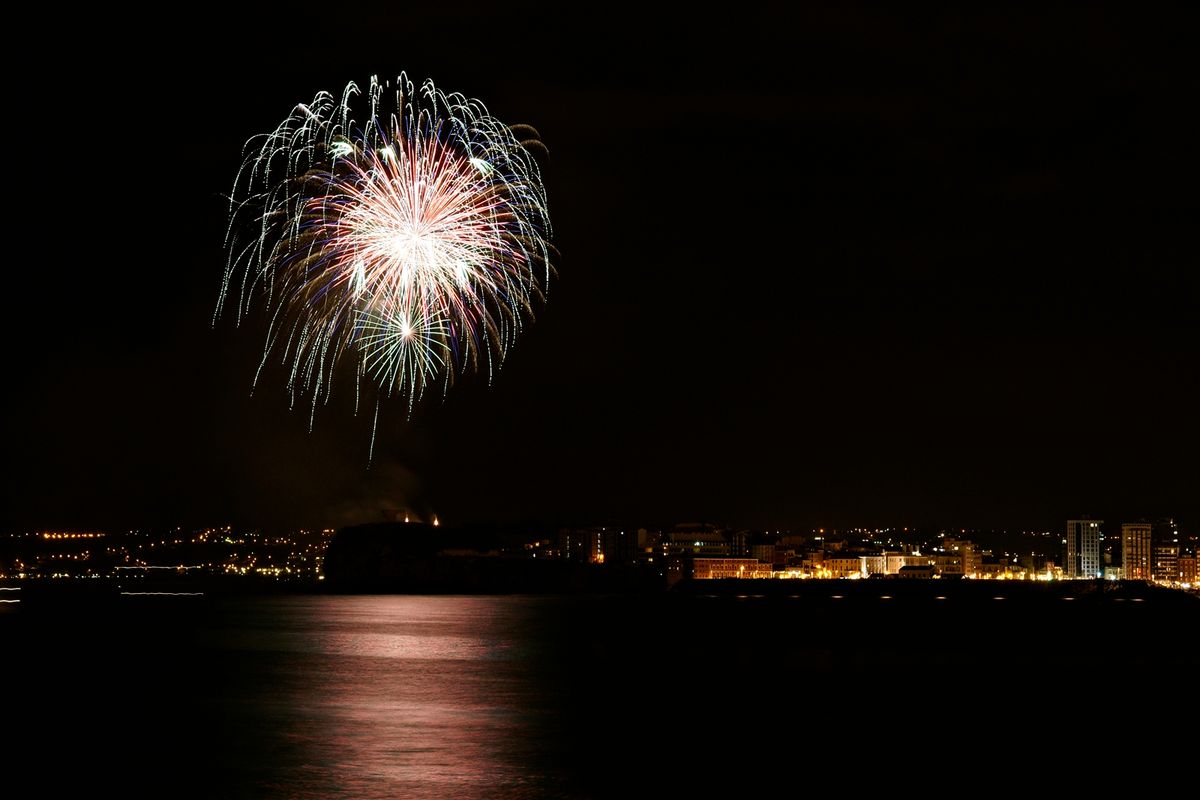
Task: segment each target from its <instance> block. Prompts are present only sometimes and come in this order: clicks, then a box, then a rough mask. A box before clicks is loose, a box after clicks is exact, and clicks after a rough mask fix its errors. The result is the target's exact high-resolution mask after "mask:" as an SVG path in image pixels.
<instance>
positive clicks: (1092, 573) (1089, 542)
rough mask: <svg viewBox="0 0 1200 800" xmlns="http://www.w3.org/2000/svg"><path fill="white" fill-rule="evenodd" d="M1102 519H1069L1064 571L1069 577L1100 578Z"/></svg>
mask: <svg viewBox="0 0 1200 800" xmlns="http://www.w3.org/2000/svg"><path fill="white" fill-rule="evenodd" d="M1103 523H1104V520H1100V519H1087V518H1084V519H1069V520H1067V542H1066V545H1067V546H1066V554H1065V555H1066V557H1065V559H1064V565H1063V566H1064V567H1065V569H1064V572H1066V576H1067V577H1068V578H1099V577H1100V576H1101V575H1102V574H1103V573H1102V572H1101V565H1100V526H1101V525H1102V524H1103Z"/></svg>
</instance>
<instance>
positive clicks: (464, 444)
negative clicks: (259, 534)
mask: <svg viewBox="0 0 1200 800" xmlns="http://www.w3.org/2000/svg"><path fill="white" fill-rule="evenodd" d="M391 5H392V6H394V7H395V9H396V10H395V11H389V10H388V4H378V3H376V4H370V5H363V6H361V7H359V6H357V5H356V4H354V3H339V4H332V5H331V4H322V5H321V6H320V7H319V9H318V10H316V11H314V12H311V13H310V12H307V11H305V10H302V9H298V8H291V9H290V10H289V11H288V12H287V13H285V12H284V8H285V7H283V6H280V5H278V4H272V9H271V11H270V13H267V12H263V13H262V14H256V13H254V12H247V11H246V10H245V9H244V8H237V9H236V10H233V11H227V10H223V9H220V8H217V7H205V8H202V7H201V6H198V5H197V6H193V9H194V14H195V16H194V17H192V18H167V17H163V18H161V19H146V18H138V17H129V18H121V17H113V16H105V15H97V16H94V17H90V18H89V17H87V16H84V17H76V18H71V19H69V20H68V19H65V16H66V15H64V19H53V20H46V19H30V20H27V23H28V24H27V25H25V26H23V27H20V26H19V27H20V30H22V31H23V35H24V37H25V41H26V43H27V44H28V45H29V47H30V49H31V51H32V52H36V53H37V55H36V56H34V57H31V58H29V59H27V60H16V61H14V60H13V57H12V56H11V55H10V56H8V57H7V58H8V73H9V82H10V83H9V93H8V95H9V112H10V116H9V123H8V129H9V135H10V141H9V143H8V146H7V147H6V151H7V162H8V164H9V174H10V180H9V181H8V193H9V204H8V207H9V213H8V225H7V229H8V232H9V237H10V249H9V257H8V259H7V263H6V273H7V275H6V281H5V286H6V289H7V292H6V301H7V302H6V304H5V305H6V311H5V315H4V323H3V324H4V326H5V341H6V343H7V356H6V359H5V361H6V364H5V367H6V369H5V373H6V380H5V382H4V387H5V388H4V425H5V431H4V441H5V447H4V454H5V473H6V475H7V476H8V477H7V478H6V479H5V490H6V494H7V497H6V500H5V502H4V504H3V507H4V519H3V520H2V525H3V527H4V528H5V529H26V528H52V527H53V528H68V527H69V528H113V527H118V528H119V527H125V526H130V527H133V526H138V527H146V526H159V525H176V524H179V525H184V526H201V525H220V524H234V525H247V526H261V527H265V528H284V527H290V526H317V525H339V524H344V523H349V522H357V521H364V520H371V519H378V518H380V517H381V515H382V514H383V513H384V512H386V511H389V510H395V509H402V508H409V509H411V510H412V512H413V513H414V514H417V515H429V514H434V513H436V514H437V515H439V516H440V517H441V518H442V519H443V520H444V521H449V522H476V521H500V522H516V521H537V522H547V523H559V522H567V523H573V524H593V523H596V524H599V523H621V524H634V525H647V526H659V525H670V524H672V523H674V522H679V521H699V520H708V521H715V522H723V523H726V524H730V525H738V526H750V527H768V528H791V529H803V528H806V527H808V526H813V525H826V526H841V527H845V526H851V525H872V526H873V525H936V526H964V527H1008V528H1015V529H1055V530H1057V529H1059V528H1060V527H1061V526H1062V524H1063V521H1064V520H1065V519H1067V518H1069V517H1073V516H1076V515H1080V514H1089V515H1092V516H1094V517H1099V518H1103V519H1106V520H1108V521H1110V522H1112V523H1114V524H1115V523H1119V522H1120V521H1123V520H1126V519H1132V518H1134V517H1139V516H1147V517H1153V516H1174V517H1175V518H1176V519H1177V520H1179V522H1180V523H1181V525H1182V526H1183V527H1184V528H1185V530H1187V531H1191V532H1194V531H1195V530H1196V529H1197V527H1200V466H1198V458H1197V454H1198V453H1200V426H1198V425H1197V407H1198V403H1197V397H1198V396H1200V393H1198V391H1197V390H1198V389H1200V386H1198V381H1197V372H1198V369H1197V365H1198V364H1200V316H1198V314H1197V308H1198V306H1200V303H1198V302H1197V301H1198V300H1200V290H1198V282H1197V277H1196V268H1197V265H1198V264H1200V259H1197V252H1196V227H1195V215H1194V213H1191V212H1189V213H1186V214H1185V209H1194V205H1193V204H1192V200H1193V197H1194V194H1195V187H1194V186H1193V185H1190V184H1189V183H1187V181H1186V179H1185V177H1184V175H1185V172H1184V164H1185V162H1186V161H1188V160H1190V157H1191V155H1192V150H1193V148H1194V145H1195V142H1196V129H1195V126H1194V124H1193V120H1192V118H1191V117H1192V114H1193V108H1194V105H1195V87H1194V82H1193V81H1192V79H1190V78H1188V77H1185V75H1187V74H1188V72H1187V70H1186V69H1185V64H1186V62H1185V54H1187V53H1189V51H1190V50H1191V47H1192V43H1191V42H1190V35H1191V31H1193V30H1194V28H1193V27H1192V26H1191V25H1190V24H1185V22H1186V20H1185V18H1184V14H1183V11H1182V4H1181V5H1180V6H1178V7H1177V10H1176V11H1173V10H1171V8H1173V7H1170V6H1166V7H1158V8H1156V9H1155V10H1153V11H1151V10H1145V9H1141V8H1134V7H1133V6H1132V5H1131V4H1112V5H1111V6H1107V7H1106V6H1103V5H1100V6H1091V7H1087V8H1072V9H1066V8H1062V9H1055V8H1045V7H1039V8H1037V9H1036V10H1032V9H1024V10H1022V9H1015V8H1012V7H1011V5H1012V4H1007V3H1005V4H994V5H993V6H991V7H976V6H974V5H972V7H971V8H969V9H967V8H963V9H953V8H951V9H938V10H931V9H929V8H925V7H918V8H920V9H921V10H913V9H912V8H908V9H889V8H886V7H882V6H871V5H858V4H846V3H836V4H796V5H799V6H802V7H803V8H804V9H805V10H802V11H798V10H795V9H794V8H792V5H793V4H778V5H775V4H769V5H765V4H758V3H738V4H733V5H732V6H730V7H729V9H727V10H723V11H722V12H721V13H720V14H717V15H712V16H705V15H703V14H698V12H697V11H696V8H698V7H697V6H694V5H689V6H688V9H689V10H688V11H686V12H680V13H668V12H649V11H647V8H648V7H649V6H651V5H652V4H648V3H636V4H628V5H625V4H620V3H618V4H604V5H597V6H594V7H592V8H586V7H585V8H581V7H578V6H576V5H575V4H569V5H565V6H563V8H562V10H559V9H558V8H557V7H555V6H553V5H538V4H536V3H526V4H520V5H501V4H496V5H491V6H482V7H476V8H470V7H468V6H462V5H457V4H456V5H455V6H454V8H455V9H456V10H455V11H453V12H451V11H446V12H438V11H430V10H417V9H415V8H412V7H410V5H412V4H391ZM432 5H438V4H432ZM1039 5H1040V4H1039ZM447 7H449V6H447ZM235 8H236V7H235ZM785 9H786V10H785ZM1164 9H1166V10H1164ZM105 13H106V14H107V13H108V12H105ZM15 30H17V29H14V31H15ZM1188 61H1190V59H1188ZM401 71H404V72H406V73H407V74H408V75H409V76H410V77H411V78H414V79H416V80H418V81H419V80H422V79H424V78H431V79H433V80H434V81H435V83H436V84H437V85H438V87H439V88H441V89H443V90H446V91H458V92H462V93H464V94H466V95H468V96H471V97H477V98H479V99H481V100H482V101H483V102H484V103H485V104H486V105H487V107H488V109H489V110H490V111H491V113H492V114H494V115H495V116H497V117H498V118H500V119H502V120H503V121H505V122H508V123H528V124H530V125H533V126H534V127H536V128H537V129H538V130H539V131H540V132H541V135H542V138H543V140H544V141H545V142H546V144H547V145H548V147H549V151H550V156H549V158H548V160H547V161H546V164H545V179H546V183H547V191H548V196H549V201H550V213H551V218H552V221H553V224H554V226H555V239H554V241H555V244H556V246H557V247H558V249H559V251H560V252H561V256H562V257H561V260H560V261H559V263H558V275H557V276H556V278H555V279H554V281H553V282H552V284H551V286H550V291H549V298H548V302H547V303H546V304H545V305H544V306H543V307H542V308H541V309H540V310H539V311H538V314H537V317H536V320H535V321H534V322H533V324H531V325H529V326H528V327H527V328H526V329H525V331H524V333H523V335H522V336H521V338H520V339H518V340H517V342H516V344H515V346H514V347H513V348H512V349H511V351H510V353H509V357H508V360H507V361H506V363H505V366H504V368H503V369H502V370H501V371H500V372H499V373H498V375H497V376H496V377H495V379H494V380H493V382H492V383H491V385H488V384H487V383H486V382H485V381H484V380H482V379H481V378H469V377H468V378H466V379H463V380H460V381H458V382H457V383H456V385H455V386H454V387H453V388H452V389H451V391H450V392H449V394H448V395H447V396H446V397H445V399H444V400H443V399H442V398H441V397H440V396H437V395H435V396H434V397H432V399H430V398H427V399H426V402H424V403H422V404H421V405H419V406H418V407H417V409H416V411H415V412H414V414H413V415H412V416H411V418H406V408H405V407H404V405H403V404H402V403H399V402H397V403H394V404H392V405H390V406H388V405H385V406H384V408H383V411H382V413H381V417H380V428H379V433H378V439H377V443H376V449H375V459H374V462H373V463H372V464H371V465H370V467H369V468H368V465H367V458H366V453H367V447H368V442H369V438H370V437H369V424H370V419H369V415H366V416H359V417H355V416H354V415H353V413H352V410H351V409H350V408H349V405H348V401H345V402H344V398H342V397H340V396H335V398H334V400H333V401H332V402H331V403H330V405H329V406H327V407H323V408H321V409H320V410H319V411H318V413H317V416H316V420H315V424H314V426H313V429H312V430H311V432H310V430H309V420H308V414H307V413H306V412H305V411H304V410H303V409H302V410H299V411H296V412H291V411H289V410H288V396H287V392H286V389H285V386H284V384H283V379H282V377H281V376H280V375H279V374H275V375H274V376H273V377H272V376H271V375H270V374H268V376H267V378H266V379H264V381H263V382H262V383H261V384H260V385H259V388H258V389H257V391H255V392H254V393H253V394H252V393H251V383H252V379H253V375H254V369H255V366H256V364H257V360H258V357H259V354H260V352H261V344H262V342H261V335H260V331H259V328H258V327H256V324H257V322H261V320H258V321H257V322H256V320H254V319H251V320H250V321H249V322H248V323H247V324H246V325H245V326H244V327H243V328H242V329H240V330H239V329H238V328H237V327H236V326H235V325H234V321H233V318H232V317H223V318H222V319H220V320H219V321H218V322H217V324H216V325H215V327H214V326H213V325H212V322H211V320H212V314H213V310H214V307H215V303H216V300H217V293H218V289H219V287H220V281H221V276H222V271H223V265H224V254H223V252H222V241H223V236H224V230H225V224H226V205H225V200H224V195H225V193H227V192H228V191H229V189H230V187H231V185H232V180H233V176H234V172H235V170H236V168H237V166H238V163H239V161H240V158H241V148H242V144H243V143H244V142H245V140H247V139H248V138H250V137H251V136H253V135H255V134H258V133H262V132H265V131H268V130H270V129H271V128H273V127H274V126H275V125H276V124H277V123H278V122H279V121H281V120H282V119H283V118H284V117H285V116H286V114H287V113H288V112H289V111H290V109H291V108H292V106H293V105H294V104H296V103H298V102H303V101H307V100H309V99H310V98H311V97H312V96H313V94H314V93H315V92H316V91H317V90H320V89H327V90H330V91H334V92H337V91H340V90H341V88H342V87H344V86H345V84H346V83H347V82H348V81H351V80H353V81H356V82H359V83H360V84H365V83H367V82H368V81H369V79H370V76H371V75H372V74H378V75H380V76H381V77H391V76H394V75H395V74H397V73H399V72H401ZM259 308H260V309H261V306H259Z"/></svg>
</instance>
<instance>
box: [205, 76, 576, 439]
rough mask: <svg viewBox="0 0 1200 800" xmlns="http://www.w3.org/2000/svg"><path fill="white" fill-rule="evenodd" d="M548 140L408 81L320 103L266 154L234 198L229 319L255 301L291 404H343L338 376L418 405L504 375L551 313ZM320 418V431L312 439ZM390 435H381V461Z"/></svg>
mask: <svg viewBox="0 0 1200 800" xmlns="http://www.w3.org/2000/svg"><path fill="white" fill-rule="evenodd" d="M544 149H545V148H544V146H543V145H542V143H541V141H540V137H539V136H538V134H537V131H536V130H534V129H532V128H530V127H529V126H526V125H518V126H511V127H510V126H508V125H505V124H503V123H501V122H499V121H498V120H496V119H495V118H493V117H492V116H491V115H490V114H488V112H487V109H486V108H485V107H484V106H483V104H482V103H480V102H479V101H477V100H472V99H468V98H466V97H464V96H463V95H461V94H446V93H444V92H442V91H440V90H439V89H437V88H436V87H435V86H434V85H433V83H432V82H431V81H428V80H427V81H425V82H424V83H423V84H422V85H421V86H420V88H419V90H416V89H415V87H414V85H413V83H412V82H411V81H409V80H408V78H407V77H406V76H405V75H404V74H403V73H401V75H400V76H399V77H398V78H397V79H396V80H395V81H394V82H381V81H379V80H378V79H377V78H372V79H371V83H370V87H369V88H368V90H367V91H366V92H365V94H364V93H363V92H362V91H361V90H360V89H359V88H358V87H357V86H356V85H355V84H353V83H351V84H349V85H348V86H346V88H345V90H344V91H343V92H342V95H341V97H340V98H338V97H335V96H334V95H332V94H330V93H328V92H319V93H318V94H317V95H316V96H315V97H314V98H313V101H312V102H311V103H308V104H302V105H297V106H296V107H295V108H294V109H293V110H292V113H291V114H290V115H289V116H288V118H287V119H286V120H284V121H283V123H281V124H280V125H279V127H277V128H276V129H275V130H274V131H272V132H271V133H268V134H264V135H262V136H258V137H255V138H253V139H251V140H250V141H249V142H248V143H247V146H246V150H245V158H244V160H243V162H242V166H241V168H240V169H239V171H238V174H237V177H236V178H235V180H234V186H233V191H232V193H231V195H230V206H229V228H228V230H227V232H226V240H225V244H226V250H227V253H228V261H227V262H226V267H225V275H224V280H223V282H222V285H221V292H220V297H219V299H218V302H217V309H216V312H215V315H214V319H213V321H214V323H215V322H216V320H217V318H218V317H219V316H220V315H221V313H222V311H223V309H225V308H226V307H228V306H230V305H236V312H237V320H238V322H239V324H240V322H241V321H242V319H243V318H244V317H245V316H246V315H247V314H249V313H250V311H251V309H252V307H253V305H254V302H255V300H256V299H257V300H260V301H261V302H263V303H264V305H265V306H266V309H267V314H268V317H269V324H268V328H267V336H266V343H265V346H264V349H263V356H262V362H261V363H260V365H259V369H258V371H257V373H256V375H255V378H254V382H255V384H257V383H258V381H259V379H260V377H261V375H262V372H263V368H264V367H265V366H266V364H267V363H268V361H270V359H271V358H272V355H273V354H274V355H275V356H277V357H279V358H280V359H281V360H282V363H283V364H284V366H285V367H286V370H287V373H288V381H287V385H288V391H289V394H290V396H291V400H292V404H293V405H295V401H296V398H297V397H298V396H300V395H309V396H310V397H311V414H312V415H315V412H316V408H317V406H318V405H319V404H321V403H323V402H326V401H328V398H329V393H330V389H331V387H332V385H333V378H334V375H335V372H336V371H337V370H339V369H341V368H343V366H342V365H344V364H345V365H347V367H345V368H349V369H351V370H352V371H353V374H354V379H355V386H356V387H357V388H356V407H357V403H358V402H359V398H360V397H361V394H362V393H363V391H364V388H366V389H368V390H373V393H374V394H375V397H376V415H378V402H379V398H381V397H384V396H400V397H403V398H404V399H405V400H406V402H407V405H408V410H409V412H411V411H412V409H413V405H414V403H416V402H417V401H418V400H420V399H421V397H422V396H423V395H424V393H425V392H426V391H427V390H428V389H429V388H430V387H439V388H440V389H441V391H442V392H443V393H444V392H445V391H446V390H448V389H449V387H450V386H451V385H452V384H453V382H454V378H455V376H456V375H460V374H463V373H465V372H466V371H468V370H481V369H486V371H487V375H488V379H489V381H490V380H491V378H492V376H493V373H494V371H495V369H496V368H498V367H499V365H500V364H501V363H502V362H503V360H504V357H505V354H506V353H507V352H508V350H509V349H510V347H511V346H512V345H513V343H514V341H515V339H516V337H517V336H518V334H519V333H520V332H521V329H522V326H523V325H524V324H526V323H527V322H528V321H530V320H532V318H533V312H534V310H535V307H536V306H537V304H539V303H540V302H542V301H544V300H545V293H546V289H547V287H548V284H549V280H550V277H551V275H552V273H553V266H552V260H551V255H552V253H553V252H554V249H553V246H552V245H551V244H550V238H551V227H550V217H549V212H548V209H547V203H546V193H545V188H544V185H543V183H542V178H541V172H540V169H539V166H538V162H537V161H536V160H535V159H534V157H533V153H532V151H535V150H537V151H543V152H544ZM311 424H312V417H311V416H310V425H311ZM373 442H374V434H372V446H373Z"/></svg>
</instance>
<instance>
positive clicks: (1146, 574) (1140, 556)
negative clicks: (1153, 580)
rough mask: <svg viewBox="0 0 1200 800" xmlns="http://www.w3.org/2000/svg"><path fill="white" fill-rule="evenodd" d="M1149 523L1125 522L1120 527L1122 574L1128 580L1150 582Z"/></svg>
mask: <svg viewBox="0 0 1200 800" xmlns="http://www.w3.org/2000/svg"><path fill="white" fill-rule="evenodd" d="M1150 530H1151V526H1150V523H1149V522H1126V523H1124V524H1123V525H1121V564H1122V574H1123V575H1124V576H1125V577H1126V578H1128V579H1129V580H1135V581H1148V580H1150V564H1151V561H1150V553H1151V550H1150Z"/></svg>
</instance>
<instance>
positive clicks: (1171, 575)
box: [1150, 519, 1179, 583]
mask: <svg viewBox="0 0 1200 800" xmlns="http://www.w3.org/2000/svg"><path fill="white" fill-rule="evenodd" d="M1150 577H1151V579H1153V580H1156V581H1162V582H1163V583H1172V582H1174V581H1177V580H1179V528H1178V526H1176V525H1175V520H1173V519H1160V520H1158V521H1157V522H1155V523H1154V525H1152V526H1151V530H1150Z"/></svg>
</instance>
